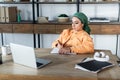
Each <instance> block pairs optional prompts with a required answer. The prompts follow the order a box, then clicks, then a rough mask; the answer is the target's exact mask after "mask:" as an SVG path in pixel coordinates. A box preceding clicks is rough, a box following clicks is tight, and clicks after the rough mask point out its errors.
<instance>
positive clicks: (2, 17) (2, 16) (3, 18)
mask: <svg viewBox="0 0 120 80" xmlns="http://www.w3.org/2000/svg"><path fill="white" fill-rule="evenodd" d="M0 12H1V22H5V7H4V6H2V7H1V11H0Z"/></svg>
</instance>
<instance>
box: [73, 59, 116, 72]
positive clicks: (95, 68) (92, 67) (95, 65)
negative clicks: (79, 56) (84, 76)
mask: <svg viewBox="0 0 120 80" xmlns="http://www.w3.org/2000/svg"><path fill="white" fill-rule="evenodd" d="M112 66H114V64H113V63H111V62H102V61H97V60H94V59H93V58H86V59H85V60H84V61H82V62H80V63H77V64H76V65H75V68H76V69H81V70H84V71H89V72H93V73H98V72H99V71H101V70H103V69H105V68H109V67H112Z"/></svg>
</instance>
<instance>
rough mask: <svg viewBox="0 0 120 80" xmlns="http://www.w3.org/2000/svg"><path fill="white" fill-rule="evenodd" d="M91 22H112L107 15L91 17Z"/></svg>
mask: <svg viewBox="0 0 120 80" xmlns="http://www.w3.org/2000/svg"><path fill="white" fill-rule="evenodd" d="M89 22H110V20H109V19H108V18H105V17H93V18H90V19H89Z"/></svg>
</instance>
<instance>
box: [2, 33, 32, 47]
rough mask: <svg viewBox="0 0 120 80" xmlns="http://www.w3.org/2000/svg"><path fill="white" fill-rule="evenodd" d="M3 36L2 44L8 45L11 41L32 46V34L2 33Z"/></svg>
mask: <svg viewBox="0 0 120 80" xmlns="http://www.w3.org/2000/svg"><path fill="white" fill-rule="evenodd" d="M3 36H4V37H3V38H4V45H9V43H11V42H12V43H18V44H23V45H27V46H31V47H34V45H33V43H34V42H33V34H17V33H15V34H14V33H4V34H3Z"/></svg>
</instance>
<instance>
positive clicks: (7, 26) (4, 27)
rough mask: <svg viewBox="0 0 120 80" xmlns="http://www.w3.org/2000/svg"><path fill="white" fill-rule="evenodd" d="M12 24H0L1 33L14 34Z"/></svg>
mask: <svg viewBox="0 0 120 80" xmlns="http://www.w3.org/2000/svg"><path fill="white" fill-rule="evenodd" d="M12 32H13V28H12V24H0V33H12Z"/></svg>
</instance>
